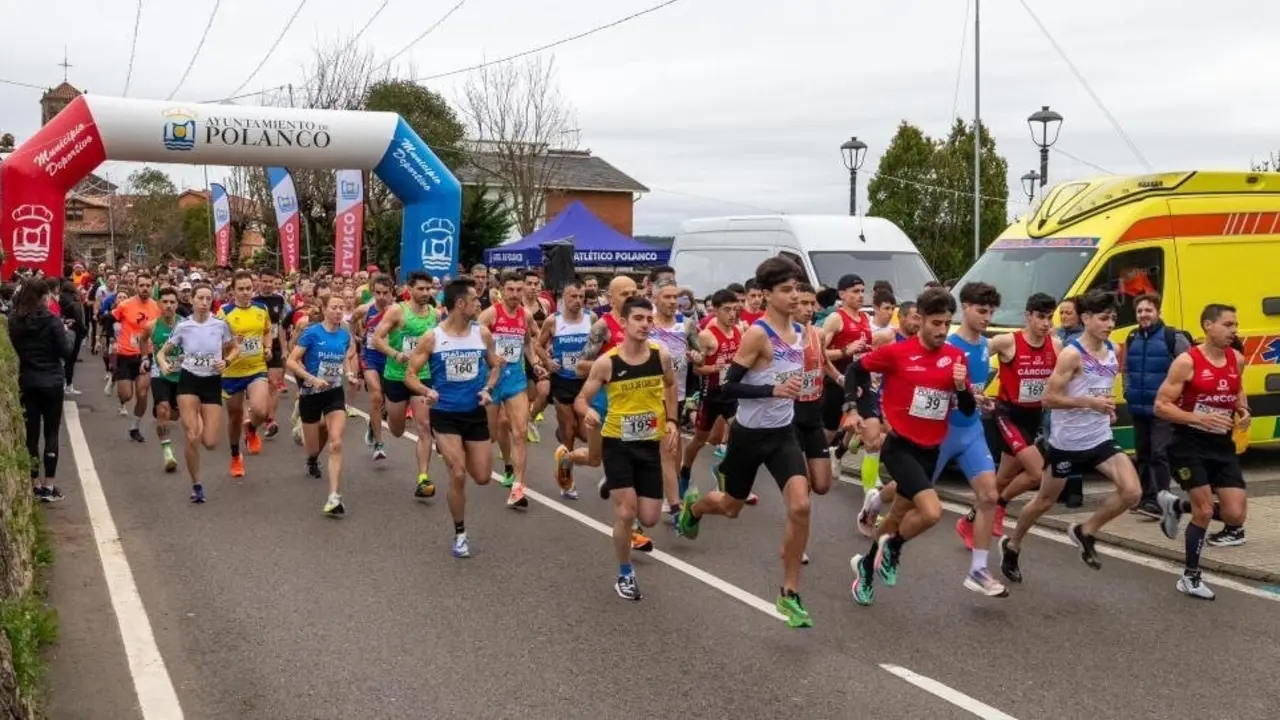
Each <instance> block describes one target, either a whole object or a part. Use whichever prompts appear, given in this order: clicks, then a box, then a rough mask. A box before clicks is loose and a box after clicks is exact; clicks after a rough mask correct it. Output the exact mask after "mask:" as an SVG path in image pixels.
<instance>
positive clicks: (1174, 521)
mask: <svg viewBox="0 0 1280 720" xmlns="http://www.w3.org/2000/svg"><path fill="white" fill-rule="evenodd" d="M1156 503H1157V506H1158V508H1159V510H1160V514H1159V515H1157V516H1156V517H1157V518H1158V519H1159V520H1160V532H1162V533H1164V536H1165V537H1167V538H1169V539H1170V540H1173V539H1174V538H1176V537H1178V525H1179V523H1180V521H1181V520H1182V508H1181V507H1180V506H1181V505H1182V503H1181V502H1180V501H1179V498H1178V496H1177V495H1174V494H1173V493H1171V492H1169V491H1168V490H1161V491H1160V493H1159V494H1158V495H1156ZM1139 507H1140V508H1141V507H1142V506H1141V505H1139ZM1143 514H1144V515H1145V514H1146V513H1145V512H1144V513H1143Z"/></svg>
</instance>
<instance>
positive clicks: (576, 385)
mask: <svg viewBox="0 0 1280 720" xmlns="http://www.w3.org/2000/svg"><path fill="white" fill-rule="evenodd" d="M584 382H586V381H584V380H583V379H582V378H567V377H564V376H562V375H552V376H551V399H552V400H553V401H554V402H555V403H556V404H557V405H572V404H573V401H574V400H576V399H577V398H578V393H580V392H582V385H583V383H584Z"/></svg>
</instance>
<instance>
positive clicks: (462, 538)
mask: <svg viewBox="0 0 1280 720" xmlns="http://www.w3.org/2000/svg"><path fill="white" fill-rule="evenodd" d="M453 556H454V557H456V558H469V557H471V543H469V542H467V534H466V533H461V534H458V535H454V536H453Z"/></svg>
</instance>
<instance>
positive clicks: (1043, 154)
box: [1040, 145, 1049, 187]
mask: <svg viewBox="0 0 1280 720" xmlns="http://www.w3.org/2000/svg"><path fill="white" fill-rule="evenodd" d="M1048 184H1049V146H1048V145H1044V146H1041V148H1040V187H1044V186H1045V185H1048Z"/></svg>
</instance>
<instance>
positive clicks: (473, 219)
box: [458, 185, 515, 267]
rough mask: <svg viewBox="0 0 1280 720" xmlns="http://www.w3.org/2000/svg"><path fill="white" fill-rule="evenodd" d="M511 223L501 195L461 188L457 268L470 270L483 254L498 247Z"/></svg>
mask: <svg viewBox="0 0 1280 720" xmlns="http://www.w3.org/2000/svg"><path fill="white" fill-rule="evenodd" d="M514 225H515V223H514V221H513V220H512V219H511V208H510V207H508V205H507V203H506V201H505V200H504V199H503V196H502V195H501V193H499V192H496V191H493V190H490V188H489V187H488V186H485V185H479V186H474V187H466V188H463V189H462V229H461V231H460V232H459V234H458V265H459V266H460V267H471V266H472V265H474V264H476V263H478V262H481V261H482V260H483V259H484V251H485V250H488V249H489V248H491V247H496V246H498V245H501V244H502V241H503V240H506V239H507V236H508V235H510V234H511V228H512V227H514Z"/></svg>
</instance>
